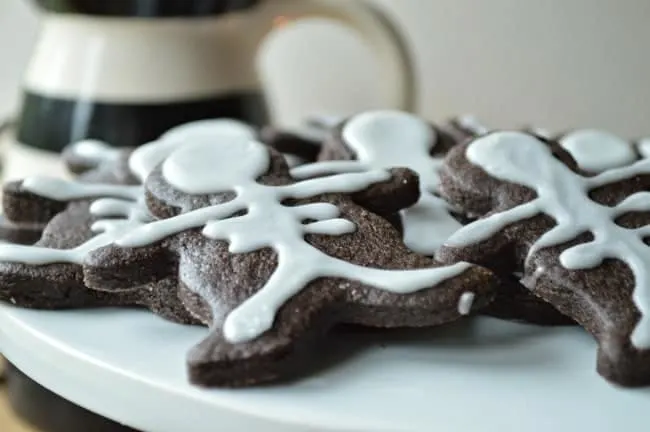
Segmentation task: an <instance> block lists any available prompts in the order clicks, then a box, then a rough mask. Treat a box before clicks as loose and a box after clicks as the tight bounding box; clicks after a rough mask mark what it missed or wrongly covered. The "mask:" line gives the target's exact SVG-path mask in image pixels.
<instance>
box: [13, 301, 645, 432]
mask: <svg viewBox="0 0 650 432" xmlns="http://www.w3.org/2000/svg"><path fill="white" fill-rule="evenodd" d="M205 331H206V330H205V329H203V328H198V327H187V326H179V325H176V324H171V323H167V322H165V321H163V320H161V319H159V318H157V317H155V316H152V315H150V314H149V313H147V312H143V311H129V310H97V311H66V312H43V311H30V310H20V309H16V308H13V307H10V306H0V349H1V350H2V352H3V353H4V354H5V355H6V356H7V358H8V359H9V360H10V361H12V362H14V363H15V364H17V365H18V366H19V367H20V368H21V369H22V370H23V371H24V372H25V373H27V374H28V375H30V376H31V377H32V378H34V379H35V380H37V381H38V382H40V383H41V384H43V385H45V386H46V387H48V388H50V389H51V390H53V391H55V392H56V393H58V394H60V395H61V396H63V397H65V398H67V399H69V400H71V401H72V402H75V403H78V404H80V405H82V406H84V407H86V408H88V409H90V410H93V411H95V412H97V413H99V414H101V415H104V416H107V417H110V418H112V419H115V420H118V421H121V422H124V423H126V424H128V425H130V426H132V427H135V428H139V429H143V430H146V431H148V432H177V431H179V430H188V431H190V430H191V431H192V432H203V431H205V432H208V431H209V432H213V431H214V430H228V431H238V430H242V431H244V430H246V431H250V430H264V431H307V430H310V431H312V430H319V431H320V430H336V431H341V430H346V431H348V430H372V431H388V430H390V431H395V430H400V431H425V430H426V431H430V430H440V431H445V432H479V431H480V432H497V431H498V432H502V431H511V430H525V431H527V432H547V431H549V430H552V431H554V432H562V431H579V430H580V431H581V430H585V431H590V432H606V431H607V432H609V431H612V430H625V431H626V432H634V431H646V430H648V422H649V421H648V420H647V419H646V416H645V414H646V412H647V408H648V406H650V405H649V402H650V391H647V390H622V389H616V388H614V387H612V386H610V385H609V384H607V383H606V382H605V381H604V380H602V379H601V378H600V377H598V376H597V375H596V372H595V371H594V362H595V344H594V343H593V341H592V340H591V339H590V338H589V337H588V336H587V335H585V334H584V333H583V332H582V331H581V330H580V329H578V328H571V329H567V328H564V329H541V328H536V327H531V326H523V325H515V324H510V323H504V322H500V321H497V320H493V319H488V318H482V319H477V320H475V321H472V322H469V321H467V322H464V323H460V324H457V325H454V326H451V327H448V328H444V329H437V330H431V331H426V332H423V333H409V332H399V331H397V332H390V333H389V336H387V337H383V336H381V333H365V334H364V333H356V334H351V335H347V336H341V335H337V336H336V337H332V338H330V340H329V341H327V343H326V344H325V345H324V347H323V349H324V351H326V352H330V353H333V352H334V353H339V354H340V355H339V356H340V357H341V358H340V359H339V361H338V362H335V363H334V365H332V366H331V367H329V368H327V369H326V370H324V371H322V372H319V373H317V374H315V375H313V376H312V377H310V378H305V379H303V380H301V381H299V382H297V383H295V384H292V385H283V386H272V387H267V388H262V389H259V388H258V389H245V390H204V389H200V388H196V387H193V386H191V385H189V384H188V383H187V381H186V377H185V367H184V355H185V352H186V350H187V349H188V348H189V347H190V346H191V345H192V344H194V343H195V342H197V341H198V340H199V339H200V338H201V337H202V335H204V334H205Z"/></svg>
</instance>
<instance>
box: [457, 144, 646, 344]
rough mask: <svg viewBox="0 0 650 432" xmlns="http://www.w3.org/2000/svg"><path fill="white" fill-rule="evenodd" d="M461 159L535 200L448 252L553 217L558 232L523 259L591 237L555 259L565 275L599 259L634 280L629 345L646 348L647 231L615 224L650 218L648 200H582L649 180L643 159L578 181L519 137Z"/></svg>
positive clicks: (469, 231)
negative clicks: (610, 203)
mask: <svg viewBox="0 0 650 432" xmlns="http://www.w3.org/2000/svg"><path fill="white" fill-rule="evenodd" d="M466 155H467V158H468V160H469V161H470V162H471V163H473V164H474V165H477V166H479V167H481V168H482V169H483V170H485V171H486V172H487V173H488V174H490V175H491V176H493V177H495V178H498V179H500V180H503V181H507V182H512V183H517V184H521V185H523V186H526V187H529V188H531V189H533V190H535V191H536V192H537V198H536V199H534V200H532V201H530V202H528V203H525V204H521V205H519V206H516V207H514V208H512V209H509V210H506V211H503V212H499V213H495V214H492V215H491V216H488V217H486V218H485V219H480V220H478V221H476V222H473V223H472V224H470V225H467V226H465V227H463V228H462V229H460V230H459V231H458V232H456V234H454V235H453V236H452V237H451V238H450V239H449V240H448V241H447V244H448V245H449V246H453V247H461V246H466V245H470V244H474V243H477V242H480V241H484V240H487V239H488V238H489V237H491V236H493V235H495V234H496V233H497V232H499V231H500V230H502V229H503V228H505V227H506V226H508V225H510V224H512V223H516V222H520V221H522V220H525V219H528V218H530V217H533V216H535V215H539V214H546V215H549V216H551V217H553V218H554V219H555V221H556V223H557V225H556V226H555V227H554V228H552V229H551V230H549V231H548V232H546V233H545V234H544V235H542V236H541V237H540V238H539V239H538V240H537V241H536V242H535V243H534V245H533V246H532V247H531V248H530V252H529V257H530V256H531V255H532V254H534V253H535V252H536V251H538V250H540V249H542V248H545V247H549V246H554V245H559V244H562V243H564V242H567V241H570V240H572V239H574V238H576V237H577V236H578V235H580V234H581V233H583V232H590V233H592V234H593V236H594V240H593V241H590V242H587V243H583V244H579V245H576V246H573V247H571V248H568V249H566V250H565V251H564V252H563V253H562V254H561V255H560V263H561V265H562V266H564V267H565V268H567V269H571V270H580V269H588V268H593V267H595V266H598V265H600V264H601V263H602V261H603V260H604V259H606V258H614V259H618V260H621V261H622V262H624V263H625V264H627V265H628V266H629V268H630V270H631V271H632V273H633V274H634V278H635V288H634V293H633V301H634V303H635V305H636V306H637V308H638V309H639V311H640V313H641V319H640V320H639V323H638V324H637V326H636V328H635V330H634V332H633V333H632V338H631V340H632V343H633V344H634V345H635V346H636V347H637V348H640V349H648V348H650V273H649V272H650V249H649V248H648V246H647V245H646V244H645V243H644V242H643V239H644V238H645V237H647V236H650V226H644V227H641V228H638V229H628V228H624V227H622V226H620V225H618V224H616V223H615V222H614V221H615V220H616V218H617V217H619V216H621V215H623V214H625V213H628V212H638V211H650V192H638V193H635V194H632V195H630V196H629V197H627V199H625V200H624V201H623V202H621V203H620V204H618V205H617V206H615V207H607V206H604V205H601V204H598V203H597V202H595V201H592V200H591V199H590V198H589V195H588V194H589V191H590V190H592V189H594V188H597V187H601V186H605V185H609V184H612V183H615V182H618V181H622V180H626V179H631V178H633V177H635V176H637V175H648V174H650V159H643V160H640V161H638V162H636V163H634V164H631V165H627V166H625V167H622V168H614V169H610V170H607V171H605V172H603V173H601V174H599V175H596V176H594V177H582V176H580V175H578V174H576V173H574V172H573V171H571V170H570V169H569V168H567V167H566V166H565V165H564V164H562V163H561V162H560V161H558V160H557V159H555V158H554V157H553V155H552V154H551V152H550V150H549V148H548V147H547V146H546V145H545V144H543V143H542V142H540V141H539V140H537V139H535V138H534V137H532V136H530V135H526V134H523V133H519V132H501V133H493V134H490V135H487V136H485V137H483V138H480V139H478V140H476V141H474V142H473V143H472V144H471V145H470V146H469V147H468V149H467V152H466Z"/></svg>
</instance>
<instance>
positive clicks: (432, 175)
mask: <svg viewBox="0 0 650 432" xmlns="http://www.w3.org/2000/svg"><path fill="white" fill-rule="evenodd" d="M486 132H487V128H486V127H484V126H482V125H481V124H480V123H478V121H477V120H475V119H474V118H473V117H470V116H463V117H458V118H456V119H453V120H451V121H450V122H449V123H448V124H447V125H445V126H443V127H436V126H434V125H432V124H430V123H428V122H426V121H425V120H423V119H420V118H418V117H416V116H414V115H411V114H407V113H403V112H396V111H378V112H366V113H363V114H360V115H357V116H353V117H352V118H350V119H348V120H347V121H346V122H344V123H342V124H341V125H339V127H337V128H336V131H335V134H334V135H333V136H332V138H331V139H329V140H328V141H326V143H325V146H324V148H323V151H322V153H321V156H320V159H321V160H331V161H332V162H328V163H324V164H322V165H316V166H306V167H302V168H297V169H296V170H294V173H295V174H297V175H314V174H322V172H352V171H355V170H358V169H362V168H375V169H378V168H389V167H393V166H405V167H408V168H410V169H413V170H414V171H416V172H417V173H418V175H419V176H420V182H421V194H422V195H421V197H420V201H419V202H418V204H416V205H415V206H413V207H410V208H408V209H405V210H402V211H401V218H400V217H399V215H398V217H397V220H398V221H399V222H398V223H397V224H396V226H397V227H398V228H400V229H401V230H402V232H403V233H404V241H405V243H406V245H407V246H408V247H409V248H410V249H411V250H413V251H415V252H418V253H420V254H423V255H428V256H430V255H433V254H434V253H435V251H436V250H437V249H438V248H439V247H440V246H441V245H442V243H443V242H444V241H445V240H446V239H447V238H448V237H449V236H450V235H452V234H453V233H454V232H456V230H458V229H459V228H460V227H461V226H462V224H463V223H466V222H467V221H468V219H469V220H471V217H472V216H474V215H471V213H470V214H469V215H468V216H469V217H468V218H463V217H462V215H461V214H460V210H459V209H454V208H452V207H451V206H450V205H449V204H448V203H447V202H445V201H444V200H442V199H440V198H439V197H437V196H436V193H437V187H438V174H437V171H438V168H439V167H440V165H441V164H442V161H443V159H444V157H445V155H446V154H447V152H448V151H449V150H450V149H452V148H453V147H454V146H456V145H458V144H459V143H460V142H465V141H467V140H468V139H471V137H475V136H478V135H480V134H484V133H486ZM337 161H342V162H337ZM314 167H316V168H319V169H320V170H321V172H317V171H316V170H314ZM390 220H391V221H392V220H393V218H392V217H391V218H390ZM515 285H518V284H517V283H516V282H515V281H514V279H513V278H512V276H511V275H508V274H506V276H505V277H504V284H503V289H501V290H500V292H499V294H498V295H497V297H496V299H495V301H494V302H492V303H491V304H490V305H489V306H488V307H487V308H485V309H484V310H482V311H481V313H485V314H488V315H493V316H497V317H499V318H504V319H512V320H517V321H526V322H531V323H536V324H544V325H558V324H567V323H571V321H570V320H569V319H567V317H565V316H564V315H562V314H560V313H558V312H557V310H556V309H555V308H554V307H552V306H551V305H549V304H548V303H546V302H544V301H542V300H540V299H539V298H537V297H535V296H532V295H529V294H528V293H527V291H526V290H525V289H523V287H521V286H515Z"/></svg>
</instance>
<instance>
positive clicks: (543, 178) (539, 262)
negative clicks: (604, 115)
mask: <svg viewBox="0 0 650 432" xmlns="http://www.w3.org/2000/svg"><path fill="white" fill-rule="evenodd" d="M602 155H603V158H605V159H606V157H607V156H612V157H611V158H610V159H608V160H605V161H602V162H603V163H611V164H612V165H613V166H615V165H618V164H620V163H621V158H620V157H619V155H618V154H615V153H613V152H609V151H604V152H603V153H602ZM580 172H581V171H580V169H579V168H578V167H577V165H576V163H575V162H574V161H573V159H572V158H571V157H570V155H569V154H568V153H567V152H566V151H565V150H564V149H563V148H562V146H560V145H559V144H557V143H554V142H548V141H545V140H544V139H543V138H540V137H535V136H532V135H528V134H525V133H521V132H494V133H491V134H488V135H486V136H484V137H481V138H478V139H476V140H474V141H473V142H471V143H468V144H465V145H462V146H459V147H458V148H455V149H453V150H452V151H451V152H450V154H449V155H448V158H447V160H446V162H445V166H444V167H443V169H442V170H441V192H442V194H443V195H444V196H445V197H446V198H447V199H449V200H450V201H452V202H456V203H462V205H463V206H464V207H466V208H468V209H469V210H471V211H473V212H475V213H479V214H484V215H485V216H484V217H483V218H482V219H479V220H478V221H476V222H474V223H472V224H470V225H468V226H465V227H463V228H462V229H461V230H459V231H458V232H456V233H455V234H454V235H453V236H452V237H451V238H450V239H448V240H447V242H446V245H445V246H444V247H443V248H442V249H440V250H439V252H438V254H437V257H438V258H440V259H442V260H443V261H445V262H449V263H453V262H455V261H457V260H463V261H465V260H467V261H471V262H475V263H480V264H484V265H486V266H488V267H491V268H493V269H495V270H497V271H498V272H504V271H513V270H515V269H516V268H523V271H524V278H523V283H524V284H525V285H526V286H527V287H528V288H529V289H530V290H531V291H532V292H533V293H534V294H535V295H537V296H539V297H541V298H543V299H544V300H546V301H547V302H549V303H551V304H552V305H554V306H555V307H556V308H557V309H558V310H559V311H561V312H562V313H564V314H566V315H567V316H569V317H571V318H572V319H574V320H575V321H576V322H578V323H579V324H580V325H582V326H583V327H584V328H585V329H586V330H588V331H589V332H590V333H591V334H592V335H593V336H594V337H595V339H596V340H597V341H598V344H599V350H598V371H599V373H600V374H601V375H603V376H604V377H605V378H607V379H608V380H610V381H612V382H614V383H618V384H620V385H625V386H639V385H648V384H650V315H649V313H650V291H649V290H650V275H649V274H648V271H649V270H648V269H650V249H648V245H647V240H648V238H649V236H650V230H649V229H648V226H649V224H650V194H649V193H648V192H647V190H648V187H650V160H647V159H645V160H640V161H637V162H634V163H632V164H629V165H625V166H622V167H619V168H611V169H607V170H605V171H603V172H602V173H600V174H596V175H581V174H580Z"/></svg>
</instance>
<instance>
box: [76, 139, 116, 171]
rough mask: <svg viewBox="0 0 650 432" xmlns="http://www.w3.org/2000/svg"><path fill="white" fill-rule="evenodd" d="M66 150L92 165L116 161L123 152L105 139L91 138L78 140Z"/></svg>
mask: <svg viewBox="0 0 650 432" xmlns="http://www.w3.org/2000/svg"><path fill="white" fill-rule="evenodd" d="M66 150H67V151H69V152H70V153H71V154H72V155H74V156H75V157H76V158H78V159H81V160H84V161H86V162H87V163H88V164H91V165H99V164H101V163H104V162H114V161H116V160H117V159H119V157H120V155H121V154H122V152H121V150H120V149H119V148H116V147H111V146H110V145H108V144H106V143H105V142H103V141H98V140H90V139H89V140H82V141H77V142H76V143H73V144H71V145H69V146H68V147H67V148H66Z"/></svg>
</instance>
